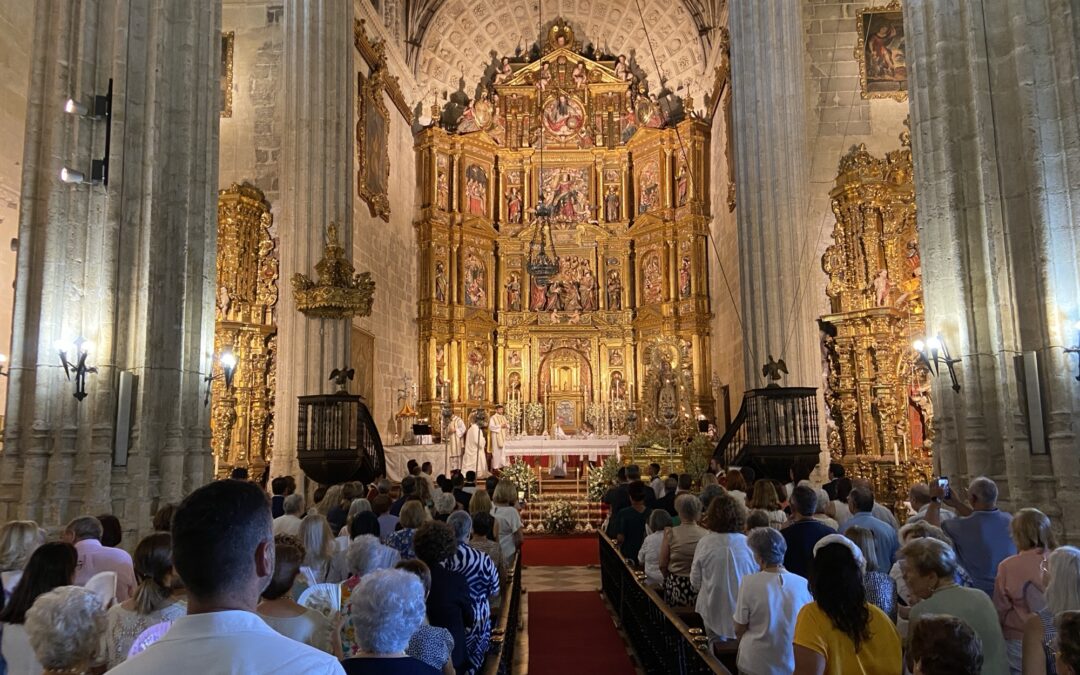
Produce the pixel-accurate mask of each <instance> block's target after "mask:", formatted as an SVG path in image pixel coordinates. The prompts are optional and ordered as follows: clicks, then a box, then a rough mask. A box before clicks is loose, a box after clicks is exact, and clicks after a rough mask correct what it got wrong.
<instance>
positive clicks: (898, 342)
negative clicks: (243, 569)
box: [821, 131, 934, 504]
mask: <svg viewBox="0 0 1080 675" xmlns="http://www.w3.org/2000/svg"><path fill="white" fill-rule="evenodd" d="M901 143H902V147H901V148H900V149H898V150H894V151H892V152H889V153H888V154H886V156H885V157H884V159H882V158H879V157H874V156H873V155H871V154H870V153H869V152H868V151H867V149H866V146H865V145H858V146H855V147H853V148H852V149H851V151H850V152H849V153H848V154H847V155H845V156H844V157H843V158H842V159H841V160H840V166H839V173H838V175H837V177H836V186H835V188H834V189H833V190H832V192H831V193H830V196H831V198H832V209H833V213H834V214H835V216H836V225H835V227H834V228H833V240H834V241H833V244H832V245H830V246H829V247H828V249H826V251H825V254H824V255H823V256H822V268H823V269H824V271H825V273H826V274H828V276H829V282H828V286H827V287H826V294H827V295H828V297H829V301H830V305H831V310H832V311H831V312H830V313H829V314H827V315H825V316H822V317H821V326H822V330H823V332H824V338H823V339H824V346H825V355H826V359H827V362H828V374H827V380H826V388H825V401H826V404H827V406H828V409H829V417H828V444H829V452H830V454H831V455H832V457H833V458H834V459H837V458H839V459H840V461H841V463H842V464H844V465H846V466H847V468H848V470H849V471H850V472H851V473H853V474H854V475H857V476H862V477H865V478H868V479H870V480H871V482H872V483H873V484H874V488H875V494H876V495H877V497H878V499H879V501H882V502H885V503H895V504H898V503H899V502H901V501H903V499H905V498H906V494H905V492H906V490H907V488H908V487H909V486H910V485H911V483H913V482H916V481H919V480H926V479H927V478H928V477H929V475H930V471H931V459H932V447H933V435H934V429H933V405H932V402H931V401H930V393H929V392H930V389H929V378H930V374H929V370H928V368H927V366H926V364H925V363H924V362H923V361H921V360H920V357H919V355H918V353H917V352H916V351H915V350H914V349H912V346H911V345H912V341H913V340H915V339H917V338H921V337H923V333H924V330H925V323H924V316H923V297H922V269H921V265H920V262H919V240H918V232H917V230H916V224H915V188H914V185H913V183H912V163H911V147H910V136H909V134H908V133H907V132H906V131H905V132H904V133H903V134H902V135H901Z"/></svg>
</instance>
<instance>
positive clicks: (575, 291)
mask: <svg viewBox="0 0 1080 675" xmlns="http://www.w3.org/2000/svg"><path fill="white" fill-rule="evenodd" d="M529 309H531V310H532V311H534V312H570V313H574V312H592V311H594V310H596V277H595V275H594V274H593V271H592V267H591V266H590V264H589V261H588V260H587V259H586V258H581V257H578V256H565V257H560V258H559V271H558V272H557V273H556V274H555V275H554V276H552V277H551V279H550V280H548V283H547V285H546V286H543V287H541V286H539V285H538V284H537V283H536V280H535V279H533V280H532V290H531V293H530V305H529Z"/></svg>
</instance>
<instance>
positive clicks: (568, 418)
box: [555, 401, 576, 429]
mask: <svg viewBox="0 0 1080 675" xmlns="http://www.w3.org/2000/svg"><path fill="white" fill-rule="evenodd" d="M574 419H575V417H574V404H573V403H571V402H570V401H559V403H558V404H557V405H556V406H555V421H556V422H558V424H559V426H560V427H563V428H564V429H565V428H566V427H574V426H576V425H575V424H574Z"/></svg>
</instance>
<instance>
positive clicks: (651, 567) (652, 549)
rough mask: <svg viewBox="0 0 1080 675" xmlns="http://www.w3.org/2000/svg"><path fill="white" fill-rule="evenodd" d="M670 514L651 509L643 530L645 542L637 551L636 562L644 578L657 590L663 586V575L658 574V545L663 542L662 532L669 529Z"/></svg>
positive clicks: (661, 510)
mask: <svg viewBox="0 0 1080 675" xmlns="http://www.w3.org/2000/svg"><path fill="white" fill-rule="evenodd" d="M671 522H672V521H671V514H670V513H668V512H667V511H665V510H664V509H653V512H652V513H651V514H649V521H648V522H647V523H646V528H645V541H644V542H642V543H641V549H640V550H639V551H638V562H640V563H641V566H642V567H644V568H645V578H646V579H647V580H648V582H649V585H651V586H654V587H657V588H659V587H660V586H663V585H664V575H663V573H661V572H660V545H661V544H662V543H663V541H664V531H665V530H667V529H668V528H669V527H671Z"/></svg>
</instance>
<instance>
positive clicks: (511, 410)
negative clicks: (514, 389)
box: [506, 398, 522, 436]
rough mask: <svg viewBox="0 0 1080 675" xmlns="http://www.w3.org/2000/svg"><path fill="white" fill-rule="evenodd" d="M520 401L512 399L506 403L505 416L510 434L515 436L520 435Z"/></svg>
mask: <svg viewBox="0 0 1080 675" xmlns="http://www.w3.org/2000/svg"><path fill="white" fill-rule="evenodd" d="M521 411H522V406H521V401H520V400H518V399H516V398H512V399H510V400H509V401H507V402H506V416H507V418H509V420H510V434H511V435H512V436H517V435H518V434H520V433H521Z"/></svg>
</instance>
